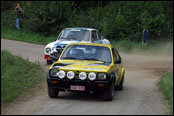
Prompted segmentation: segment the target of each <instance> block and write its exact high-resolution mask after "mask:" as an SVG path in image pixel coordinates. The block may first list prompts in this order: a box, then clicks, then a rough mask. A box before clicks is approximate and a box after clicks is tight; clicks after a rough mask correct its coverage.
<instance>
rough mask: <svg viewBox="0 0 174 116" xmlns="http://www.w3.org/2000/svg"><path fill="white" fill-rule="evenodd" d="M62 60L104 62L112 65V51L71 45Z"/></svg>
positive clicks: (104, 48) (103, 48)
mask: <svg viewBox="0 0 174 116" xmlns="http://www.w3.org/2000/svg"><path fill="white" fill-rule="evenodd" d="M61 59H77V60H91V61H102V62H104V63H109V64H110V63H111V61H112V59H111V53H110V49H109V48H107V47H102V46H90V45H71V46H68V47H67V48H66V50H65V51H64V53H63V54H62V56H61Z"/></svg>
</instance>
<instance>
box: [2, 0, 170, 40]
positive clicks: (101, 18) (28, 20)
mask: <svg viewBox="0 0 174 116" xmlns="http://www.w3.org/2000/svg"><path fill="white" fill-rule="evenodd" d="M4 3H5V2H3V4H4ZM169 3H170V4H169ZM169 3H168V2H164V1H150V2H145V1H139V2H137V1H136V2H135V1H126V2H125V1H110V2H104V1H103V2H102V1H94V2H93V1H91V2H82V3H80V2H78V1H76V2H74V1H73V2H72V1H71V2H70V1H49V2H48V1H22V2H21V4H22V8H23V9H24V10H25V12H26V13H25V17H24V18H23V19H22V23H23V29H25V30H29V31H33V32H37V33H39V34H42V35H44V36H50V35H58V33H60V31H61V30H62V29H63V28H66V27H92V28H96V29H98V30H99V31H101V32H102V34H103V35H104V36H105V37H106V38H108V39H115V40H122V39H129V40H131V41H136V42H139V41H141V38H142V32H143V29H149V37H150V38H153V39H158V38H161V37H164V36H166V35H169V32H171V30H172V29H173V26H171V25H172V23H173V21H172V20H171V19H173V14H171V16H170V17H169V15H168V14H167V12H169V11H170V9H172V8H173V4H171V2H169ZM8 4H9V5H11V3H10V2H7V3H5V5H4V6H2V7H3V8H2V9H3V10H1V16H2V22H1V23H2V26H7V27H10V28H15V17H16V14H15V13H14V12H13V10H14V8H13V7H12V6H10V7H7V5H8ZM169 5H170V7H169V8H170V9H169V8H168V6H169ZM14 7H15V6H14ZM5 9H7V10H5ZM9 9H10V10H9Z"/></svg>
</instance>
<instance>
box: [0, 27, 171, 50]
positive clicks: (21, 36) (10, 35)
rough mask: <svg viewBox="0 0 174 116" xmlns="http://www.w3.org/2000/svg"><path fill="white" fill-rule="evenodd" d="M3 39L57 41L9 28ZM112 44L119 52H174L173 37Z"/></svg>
mask: <svg viewBox="0 0 174 116" xmlns="http://www.w3.org/2000/svg"><path fill="white" fill-rule="evenodd" d="M1 38H3V39H11V40H18V41H24V42H29V43H36V44H41V45H47V44H48V43H50V42H53V41H55V38H56V37H55V36H50V37H45V36H41V35H39V34H38V33H33V32H28V31H24V30H22V29H21V30H17V29H10V28H7V27H2V28H1ZM110 42H111V44H112V45H113V46H115V47H116V48H117V49H118V50H119V51H122V52H127V53H129V52H133V51H140V52H141V51H143V52H146V51H150V52H152V53H156V52H159V51H161V48H167V51H168V52H169V53H171V52H173V36H172V37H170V38H169V37H168V38H165V39H161V40H158V41H148V44H147V45H142V42H141V40H140V42H133V41H130V40H127V39H125V40H120V41H115V40H113V39H112V40H110ZM165 52H166V51H165Z"/></svg>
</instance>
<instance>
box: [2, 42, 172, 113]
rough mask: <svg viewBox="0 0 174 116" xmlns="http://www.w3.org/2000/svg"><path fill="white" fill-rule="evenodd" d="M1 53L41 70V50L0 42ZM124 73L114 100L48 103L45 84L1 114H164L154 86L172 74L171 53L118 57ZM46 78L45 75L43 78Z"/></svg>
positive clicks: (64, 98) (85, 97) (78, 97)
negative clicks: (38, 63) (5, 51)
mask: <svg viewBox="0 0 174 116" xmlns="http://www.w3.org/2000/svg"><path fill="white" fill-rule="evenodd" d="M1 50H9V51H11V52H12V53H13V54H15V55H20V56H22V57H24V58H28V59H29V60H30V61H32V62H35V61H39V62H40V64H41V66H42V67H44V69H45V70H47V69H48V66H47V65H46V62H45V60H43V50H44V46H42V45H35V44H29V43H24V42H17V41H10V40H3V39H1ZM120 55H121V57H122V59H123V65H124V67H125V69H126V73H125V88H124V90H123V91H116V92H115V97H114V100H113V101H111V102H108V101H102V99H100V95H91V94H79V93H72V92H60V94H59V97H58V98H56V99H50V98H49V97H48V95H47V85H46V81H44V82H42V83H39V84H38V85H37V86H36V87H34V91H35V92H34V93H33V94H32V95H28V94H27V95H25V94H26V93H27V92H25V93H24V94H23V95H22V96H23V97H20V98H19V99H17V100H16V101H15V102H13V103H10V104H7V105H6V106H5V107H3V108H2V107H1V114H23V115H26V114H43V115H51V114H57V115H68V114H70V115H77V114H82V115H88V114H91V115H92V114H93V115H95V114H101V115H109V114H113V115H123V114H124V115H127V114H129V115H147V114H151V115H158V114H161V115H162V114H166V112H168V105H167V103H166V101H165V100H163V99H164V98H163V95H162V94H161V92H160V91H159V89H158V86H157V83H158V81H159V79H160V77H161V76H162V75H163V74H165V73H167V72H169V71H172V70H173V51H172V52H171V53H170V54H165V53H164V54H163V53H160V54H144V53H138V52H137V53H129V54H128V53H122V52H121V53H120ZM43 78H46V75H45V77H43Z"/></svg>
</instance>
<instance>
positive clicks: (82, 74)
mask: <svg viewBox="0 0 174 116" xmlns="http://www.w3.org/2000/svg"><path fill="white" fill-rule="evenodd" d="M86 77H87V75H86V73H85V72H81V73H80V74H79V78H80V79H81V80H85V79H86Z"/></svg>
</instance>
